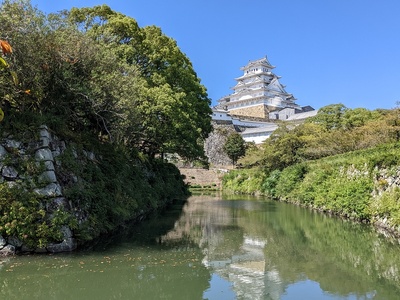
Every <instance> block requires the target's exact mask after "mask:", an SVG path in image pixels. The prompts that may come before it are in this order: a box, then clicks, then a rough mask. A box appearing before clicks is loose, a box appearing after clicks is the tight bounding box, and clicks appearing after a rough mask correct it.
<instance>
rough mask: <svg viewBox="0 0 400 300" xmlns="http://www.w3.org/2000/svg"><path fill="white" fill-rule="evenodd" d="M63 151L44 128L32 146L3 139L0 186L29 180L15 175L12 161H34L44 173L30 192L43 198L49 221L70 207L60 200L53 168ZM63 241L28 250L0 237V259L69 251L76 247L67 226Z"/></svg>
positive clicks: (62, 198)
mask: <svg viewBox="0 0 400 300" xmlns="http://www.w3.org/2000/svg"><path fill="white" fill-rule="evenodd" d="M65 149H66V145H65V142H64V141H61V140H60V139H58V138H57V137H56V136H54V135H52V134H51V132H50V131H49V129H48V128H47V126H41V127H40V128H39V140H38V141H35V142H32V143H22V142H20V141H17V140H15V139H14V138H13V137H11V136H8V137H3V138H2V139H1V141H0V183H5V184H8V185H9V186H10V187H11V186H15V185H19V184H20V182H23V181H27V180H31V181H32V185H34V184H33V181H34V180H33V179H30V178H28V177H27V176H26V174H19V173H18V171H17V169H16V168H14V167H13V160H14V159H15V158H16V157H20V158H21V157H23V158H28V157H30V158H32V156H33V158H34V160H35V161H36V163H37V164H38V165H43V166H44V171H43V172H42V173H41V174H40V175H39V176H38V178H36V180H37V182H39V183H40V184H41V185H40V187H37V188H33V192H35V193H37V194H38V195H39V196H43V197H44V198H45V199H46V201H45V203H46V205H45V207H46V213H47V214H48V216H49V218H51V216H52V214H53V213H54V212H55V211H57V210H58V209H60V208H62V209H64V210H67V211H70V210H71V209H72V207H71V204H70V203H69V202H68V201H67V200H66V198H65V197H64V196H63V191H62V187H61V185H60V183H59V181H58V179H57V176H56V167H57V166H59V165H60V161H59V160H58V159H57V158H58V157H59V156H60V154H61V153H62V152H63V151H64V150H65ZM61 232H62V234H63V240H62V242H60V243H57V244H49V245H47V246H46V247H45V248H43V249H29V248H27V247H25V245H24V244H23V243H22V242H21V241H20V240H19V239H18V238H16V237H12V236H11V237H3V236H1V235H0V256H5V255H10V254H14V253H15V252H16V251H32V252H62V251H71V250H74V249H75V248H76V247H77V243H76V240H75V238H74V236H73V232H72V231H71V229H70V228H69V227H68V226H62V228H61Z"/></svg>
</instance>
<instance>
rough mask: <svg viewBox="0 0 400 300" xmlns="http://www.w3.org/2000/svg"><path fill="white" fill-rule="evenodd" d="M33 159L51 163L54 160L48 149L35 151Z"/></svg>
mask: <svg viewBox="0 0 400 300" xmlns="http://www.w3.org/2000/svg"><path fill="white" fill-rule="evenodd" d="M35 159H36V160H37V161H41V160H44V161H49V160H50V161H53V160H54V158H53V154H52V153H51V151H50V149H48V148H44V149H39V150H37V151H36V153H35Z"/></svg>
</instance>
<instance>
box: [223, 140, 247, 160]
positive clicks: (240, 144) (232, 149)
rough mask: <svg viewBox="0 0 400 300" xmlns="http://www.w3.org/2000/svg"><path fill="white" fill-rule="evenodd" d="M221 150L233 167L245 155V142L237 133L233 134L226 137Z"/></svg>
mask: <svg viewBox="0 0 400 300" xmlns="http://www.w3.org/2000/svg"><path fill="white" fill-rule="evenodd" d="M223 149H224V151H225V153H226V154H227V155H228V157H229V158H230V159H231V160H232V164H233V165H235V164H236V162H237V160H238V159H239V158H240V157H242V156H243V155H244V154H245V153H246V142H245V141H244V139H243V137H242V136H241V135H240V134H239V133H237V132H234V133H232V134H230V135H229V136H228V137H227V139H226V142H225V144H224V147H223Z"/></svg>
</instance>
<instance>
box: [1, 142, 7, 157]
mask: <svg viewBox="0 0 400 300" xmlns="http://www.w3.org/2000/svg"><path fill="white" fill-rule="evenodd" d="M7 154H8V152H7V150H6V148H4V147H3V146H2V145H0V159H3V158H4V157H5V156H6V155H7Z"/></svg>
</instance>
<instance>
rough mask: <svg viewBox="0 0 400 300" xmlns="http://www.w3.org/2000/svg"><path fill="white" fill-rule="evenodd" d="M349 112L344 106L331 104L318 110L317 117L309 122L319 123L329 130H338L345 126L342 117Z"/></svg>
mask: <svg viewBox="0 0 400 300" xmlns="http://www.w3.org/2000/svg"><path fill="white" fill-rule="evenodd" d="M347 110H348V108H347V107H346V106H344V105H343V104H341V103H340V104H331V105H327V106H324V107H322V108H320V109H319V110H318V113H317V115H316V116H314V117H312V118H309V119H308V120H307V122H312V123H317V124H320V125H321V126H324V127H325V128H326V129H327V130H333V129H338V128H341V127H342V126H343V123H342V121H343V120H342V117H343V114H344V113H345V112H346V111H347Z"/></svg>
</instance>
